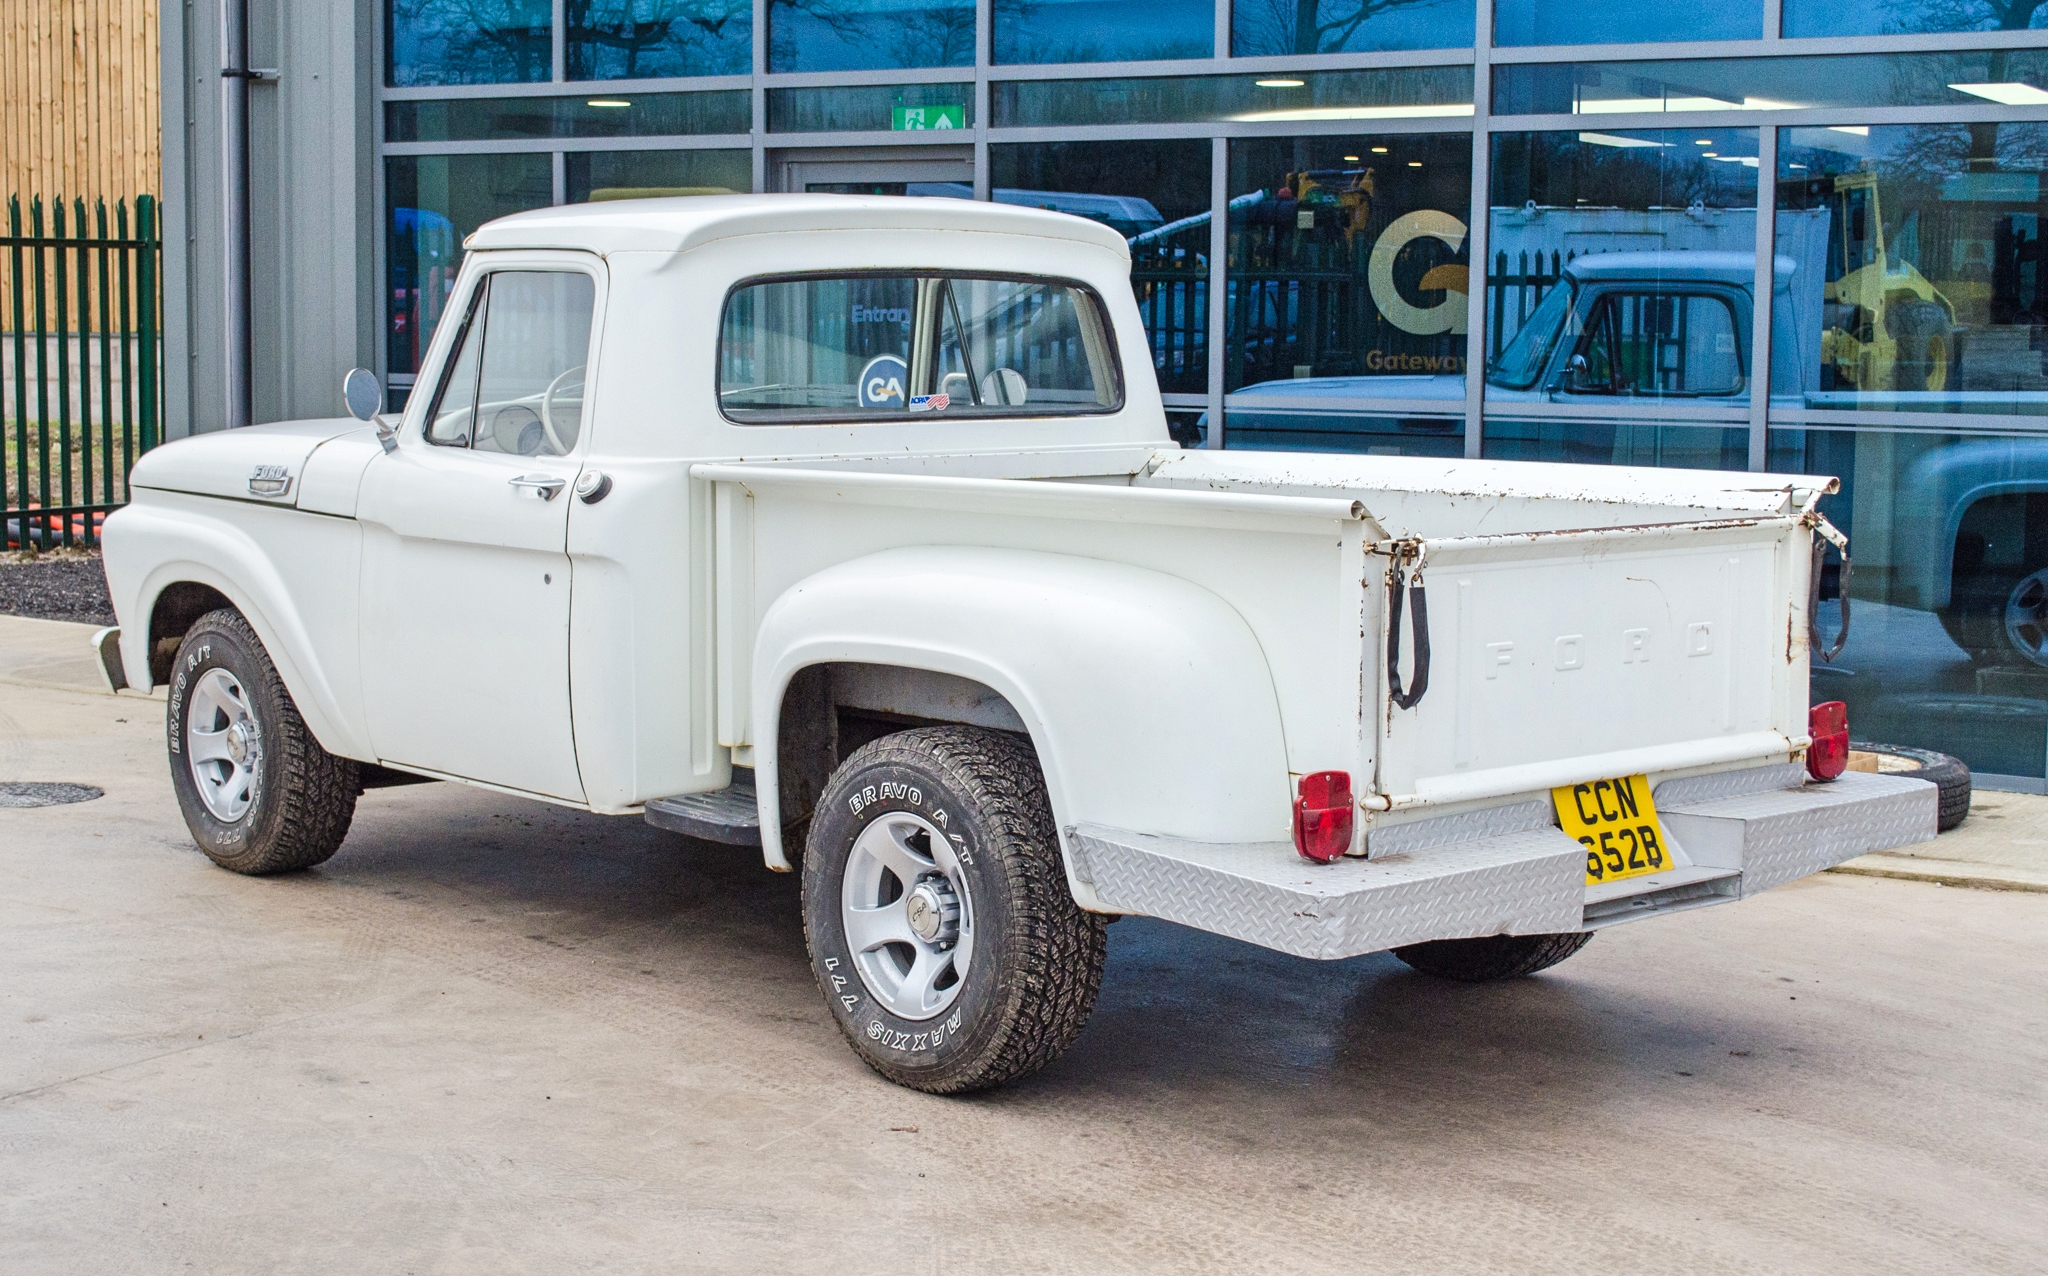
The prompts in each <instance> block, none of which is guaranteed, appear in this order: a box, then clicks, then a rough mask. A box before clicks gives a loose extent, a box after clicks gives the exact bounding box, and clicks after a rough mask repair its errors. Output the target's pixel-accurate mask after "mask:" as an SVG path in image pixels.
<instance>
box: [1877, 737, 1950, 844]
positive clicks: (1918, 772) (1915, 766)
mask: <svg viewBox="0 0 2048 1276" xmlns="http://www.w3.org/2000/svg"><path fill="white" fill-rule="evenodd" d="M1849 752H1850V753H1851V754H1856V753H1875V754H1877V755H1878V757H1879V763H1878V770H1879V773H1880V774H1883V775H1900V776H1904V777H1906V778H1907V779H1909V780H1926V781H1929V782H1930V783H1932V784H1933V785H1934V787H1935V789H1936V790H1937V792H1938V797H1937V805H1938V809H1939V811H1940V814H1939V815H1938V816H1937V817H1936V819H1935V829H1936V830H1937V831H1938V832H1942V833H1946V832H1948V831H1949V830H1950V829H1952V828H1954V827H1955V826H1956V825H1958V824H1961V823H1962V822H1963V819H1964V817H1965V816H1967V815H1969V813H1970V768H1969V766H1968V764H1966V763H1965V762H1964V761H1963V760H1962V759H1961V758H1956V757H1950V756H1949V755H1948V754H1946V753H1936V752H1935V751H1934V750H1932V749H1915V748H1911V747H1909V746H1907V745H1903V744H1872V743H1870V742H1869V741H1867V740H1851V741H1850V742H1849Z"/></svg>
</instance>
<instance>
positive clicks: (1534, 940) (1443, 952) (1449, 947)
mask: <svg viewBox="0 0 2048 1276" xmlns="http://www.w3.org/2000/svg"><path fill="white" fill-rule="evenodd" d="M1592 938H1593V935H1592V932H1591V931H1576V932H1572V933H1569V934H1563V935H1487V936H1485V937H1483V938H1480V939H1432V940H1430V941H1429V942H1428V943H1423V944H1409V945H1407V946H1406V947H1404V948H1396V949H1395V950H1394V956H1396V957H1399V958H1400V959H1401V960H1402V961H1405V962H1407V963H1408V964H1409V965H1410V966H1413V967H1414V968H1415V969H1417V970H1419V971H1421V972H1422V973H1423V974H1425V975H1435V976H1437V977H1438V978H1440V979H1455V980H1458V981H1459V982H1461V983H1468V984H1483V983H1487V982H1489V981H1491V980H1495V979H1519V978H1521V977H1522V976H1523V975H1533V974H1535V973H1536V972H1537V971H1539V970H1548V969H1549V968H1550V967H1552V966H1555V965H1556V964H1557V963H1559V962H1561V961H1563V960H1564V959H1565V958H1567V957H1569V956H1571V955H1572V954H1573V953H1575V952H1577V951H1579V950H1580V949H1581V948H1584V947H1585V946H1586V944H1587V943H1588V942H1589V941H1590V940H1591V939H1592Z"/></svg>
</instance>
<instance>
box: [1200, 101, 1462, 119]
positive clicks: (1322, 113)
mask: <svg viewBox="0 0 2048 1276" xmlns="http://www.w3.org/2000/svg"><path fill="white" fill-rule="evenodd" d="M1470 114H1472V104H1471V103H1470V102H1443V103H1438V104H1436V105H1433V106H1304V107H1297V108H1295V109H1293V110H1288V111H1247V112H1245V113H1244V114H1243V115H1233V116H1231V117H1230V118H1231V119H1232V120H1233V121H1235V122H1237V123H1239V124H1290V123H1297V124H1299V123H1310V122H1313V121H1315V120H1423V119H1436V118H1439V117H1442V116H1446V115H1470Z"/></svg>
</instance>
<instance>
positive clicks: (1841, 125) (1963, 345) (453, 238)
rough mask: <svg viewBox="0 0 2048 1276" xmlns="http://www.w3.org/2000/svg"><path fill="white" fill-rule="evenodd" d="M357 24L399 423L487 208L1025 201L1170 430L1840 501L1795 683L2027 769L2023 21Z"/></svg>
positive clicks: (2035, 479) (862, 6) (881, 17)
mask: <svg viewBox="0 0 2048 1276" xmlns="http://www.w3.org/2000/svg"><path fill="white" fill-rule="evenodd" d="M380 38H381V41H382V44H381V49H382V57H383V66H384V72H385V74H384V87H383V88H382V89H380V91H379V93H380V98H381V101H380V103H379V110H380V111H381V113H382V114H381V120H382V135H381V136H382V141H381V142H380V147H379V149H380V172H381V180H382V189H381V191H380V192H379V199H380V208H381V209H382V212H381V216H382V218H383V220H384V234H383V236H382V238H381V242H380V244H379V248H378V251H379V253H380V260H379V262H378V270H379V272H380V275H381V277H382V278H383V279H384V280H385V281H386V300H385V307H386V310H385V314H384V315H383V316H382V322H383V333H384V337H383V347H384V349H383V357H384V359H385V361H386V366H385V368H384V371H385V372H386V374H387V376H388V381H389V384H390V385H391V386H392V387H393V393H394V396H396V397H400V398H402V397H403V396H404V394H405V393H406V392H407V388H408V386H409V384H410V381H411V378H412V376H413V375H414V374H415V373H416V371H417V369H418V361H419V357H420V353H421V351H422V349H423V348H424V345H425V342H426V340H427V338H428V337H429V336H430V335H431V333H432V331H433V329H434V326H435V325H436V324H437V323H438V322H439V321H440V319H441V309H442V305H443V303H444V301H445V299H446V297H447V296H448V291H449V287H450V284H451V282H452V279H453V276H454V272H455V270H456V268H457V267H458V266H459V264H460V256H461V252H462V248H461V245H462V241H463V238H464V237H465V236H466V235H468V233H469V232H470V231H471V230H473V229H475V228H476V227H477V226H478V225H479V224H481V223H482V222H484V221H487V220H489V219H490V218H492V217H496V216H500V215H502V214H505V213H509V212H514V211H518V210H520V209H526V208H534V207H540V206H545V205H548V204H554V203H569V202H581V201H586V200H606V199H620V198H632V197H636V196H646V195H657V194H676V195H689V194H708V193H716V192H724V191H823V192H877V193H891V194H907V195H923V196H929V197H934V198H960V199H984V200H986V199H994V200H999V201H1003V202H1008V203H1016V204H1024V205H1031V206H1037V207H1045V208H1052V209H1058V210H1061V211H1065V212H1069V213H1073V214H1076V215H1079V216H1083V217H1089V218H1093V219H1095V220H1097V221H1101V222H1104V223H1105V224H1108V225H1110V226H1113V227H1115V228H1116V229H1117V231H1118V232H1119V233H1121V234H1122V235H1123V236H1124V237H1125V238H1126V240H1127V241H1128V242H1129V243H1130V246H1131V255H1132V278H1131V284H1132V288H1133V290H1134V292H1135V294H1136V296H1137V299H1138V301H1139V304H1140V308H1141V310H1142V312H1143V314H1144V317H1145V321H1146V324H1147V326H1148V329H1149V331H1150V333H1151V352H1150V353H1151V357H1152V360H1153V365H1154V369H1155V371H1156V373H1157V375H1158V379H1159V384H1160V388H1161V389H1162V391H1164V392H1165V394H1166V399H1167V403H1168V406H1169V415H1170V420H1171V423H1172V426H1173V429H1174V432H1175V435H1176V437H1178V438H1179V439H1180V440H1181V441H1182V442H1183V443H1184V444H1186V445H1189V446H1206V447H1233V448H1236V447H1246V448H1279V449H1317V450H1338V451H1354V452H1365V453H1372V454H1389V455H1396V454H1405V455H1424V456H1439V457H1459V456H1483V457H1494V458H1502V459H1511V460H1526V461H1543V462H1567V463H1577V464H1635V465H1662V466H1692V467H1712V468H1718V469H1730V470H1744V469H1748V470H1770V471H1781V472H1808V473H1828V474H1835V475H1839V476H1840V477H1841V479H1842V491H1841V492H1840V494H1838V495H1836V496H1832V497H1829V498H1827V499H1826V501H1824V502H1823V509H1824V510H1825V511H1826V513H1827V514H1828V516H1829V517H1830V518H1831V519H1833V520H1834V521H1835V523H1836V524H1837V525H1839V526H1841V527H1842V528H1843V529H1844V530H1845V531H1847V532H1848V533H1849V534H1850V538H1851V545H1852V550H1853V552H1854V557H1855V561H1854V567H1853V571H1851V572H1847V573H1844V572H1842V571H1841V570H1840V569H1839V568H1838V567H1837V566H1835V565H1833V564H1832V563H1831V564H1830V566H1829V567H1828V569H1827V571H1826V573H1825V578H1824V581H1823V599H1824V601H1823V611H1824V612H1825V613H1826V614H1827V616H1828V618H1829V620H1830V621H1831V622H1832V621H1833V620H1834V619H1837V618H1839V615H1840V613H1841V611H1842V610H1843V609H1844V608H1848V609H1849V610H1851V611H1852V613H1853V616H1852V619H1853V625H1852V629H1851V638H1850V642H1849V645H1848V647H1847V649H1846V650H1845V651H1844V652H1843V653H1842V654H1841V656H1840V657H1839V658H1838V659H1837V660H1836V661H1835V662H1834V663H1833V664H1831V665H1822V664H1820V663H1819V662H1818V661H1816V663H1815V673H1814V683H1813V685H1814V694H1815V697H1816V698H1817V699H1843V700H1847V701H1848V702H1849V704H1850V716H1851V723H1852V725H1853V727H1854V729H1855V734H1856V735H1857V736H1858V737H1860V738H1868V739H1874V740H1885V741H1889V742H1893V743H1899V744H1907V745H1918V746H1921V747H1928V748H1937V749H1942V750H1945V751H1948V752H1952V753H1956V754H1959V755H1960V756H1962V757H1963V758H1964V759H1965V760H1966V761H1968V762H1969V763H1970V764H1971V765H1972V766H1973V767H1974V768H1975V769H1976V770H1977V771H1978V773H1979V775H1980V777H1981V778H1983V779H1984V780H1987V781H1988V782H1989V783H1991V784H1993V785H2007V786H2017V787H2021V788H2033V789H2035V790H2037V791H2039V790H2042V789H2043V787H2044V779H2048V254H2044V252H2043V250H2042V235H2043V233H2044V232H2048V187H2044V182H2043V174H2044V171H2048V0H1943V2H1942V3H1940V4H1928V3H1914V2H1911V0H1835V2H1831V3H1826V4H1822V3H1820V2H1819V0H1728V2H1727V3H1721V4H1714V5H1700V4H1682V3H1680V2H1679V0H1627V3H1623V0H1477V2H1476V3H1475V0H1123V2H1121V3H1114V4H1112V3H1110V2H1109V0H971V2H968V0H386V7H385V10H384V22H383V30H382V32H381V37H380ZM1845 594H1846V597H1845V596H1844V595H1845ZM2001 777H2003V778H2001Z"/></svg>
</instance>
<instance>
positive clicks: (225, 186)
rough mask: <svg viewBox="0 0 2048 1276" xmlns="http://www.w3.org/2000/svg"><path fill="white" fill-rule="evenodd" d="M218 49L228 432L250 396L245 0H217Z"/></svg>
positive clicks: (241, 418) (248, 413) (252, 75)
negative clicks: (218, 18) (219, 61)
mask: <svg viewBox="0 0 2048 1276" xmlns="http://www.w3.org/2000/svg"><path fill="white" fill-rule="evenodd" d="M220 49H221V51H220V60H221V72H220V77H221V94H220V153H221V229H222V238H223V241H224V242H223V248H224V254H223V259H222V269H221V280H222V285H223V290H224V295H223V297H222V307H221V316H222V320H223V324H224V327H225V332H224V333H223V335H224V337H225V338H226V348H225V355H226V358H225V360H224V365H225V367H224V370H225V372H226V380H227V385H226V390H227V399H226V409H227V410H226V413H225V417H226V422H227V427H228V428H229V429H231V430H232V429H236V428H238V427H240V426H244V425H248V424H249V423H250V420H251V417H252V414H253V411H254V408H253V403H254V397H255V396H254V379H253V376H252V372H251V367H250V347H251V345H252V344H253V339H252V335H251V327H250V319H249V82H250V81H252V80H256V79H260V78H261V76H260V75H259V74H258V73H257V72H255V71H251V70H250V69H249V0H221V9H220Z"/></svg>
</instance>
